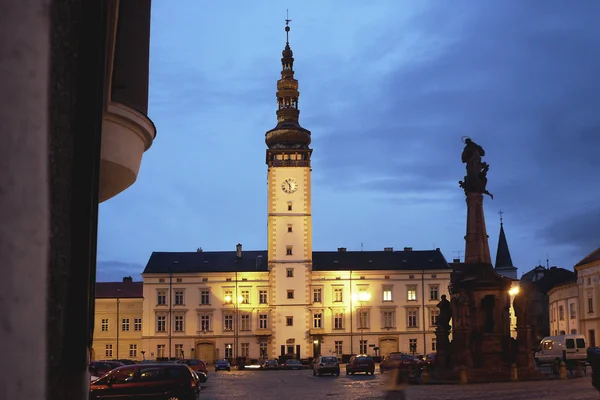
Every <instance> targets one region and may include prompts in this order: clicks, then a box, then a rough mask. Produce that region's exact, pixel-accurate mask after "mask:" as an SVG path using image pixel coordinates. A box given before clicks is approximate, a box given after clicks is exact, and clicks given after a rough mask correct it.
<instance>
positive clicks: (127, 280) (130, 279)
mask: <svg viewBox="0 0 600 400" xmlns="http://www.w3.org/2000/svg"><path fill="white" fill-rule="evenodd" d="M123 282H124V283H131V282H133V278H132V277H130V276H126V277H124V278H123Z"/></svg>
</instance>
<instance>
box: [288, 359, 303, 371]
mask: <svg viewBox="0 0 600 400" xmlns="http://www.w3.org/2000/svg"><path fill="white" fill-rule="evenodd" d="M283 369H302V364H300V361H298V360H294V359H292V360H287V361H286V362H285V363H284V364H283Z"/></svg>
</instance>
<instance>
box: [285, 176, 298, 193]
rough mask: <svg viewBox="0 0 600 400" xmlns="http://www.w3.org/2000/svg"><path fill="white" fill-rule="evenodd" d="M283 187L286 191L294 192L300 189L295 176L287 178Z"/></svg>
mask: <svg viewBox="0 0 600 400" xmlns="http://www.w3.org/2000/svg"><path fill="white" fill-rule="evenodd" d="M281 189H282V190H283V191H284V192H286V193H294V192H295V191H296V190H298V182H296V180H295V179H294V178H285V179H284V180H283V183H282V184H281Z"/></svg>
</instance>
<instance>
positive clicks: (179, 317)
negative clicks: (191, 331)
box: [174, 315, 185, 332]
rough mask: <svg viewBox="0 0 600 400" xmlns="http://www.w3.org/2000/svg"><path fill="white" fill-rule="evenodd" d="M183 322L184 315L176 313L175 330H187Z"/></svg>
mask: <svg viewBox="0 0 600 400" xmlns="http://www.w3.org/2000/svg"><path fill="white" fill-rule="evenodd" d="M183 323H184V320H183V315H175V324H174V328H175V332H183V331H184V330H185V328H184V325H183Z"/></svg>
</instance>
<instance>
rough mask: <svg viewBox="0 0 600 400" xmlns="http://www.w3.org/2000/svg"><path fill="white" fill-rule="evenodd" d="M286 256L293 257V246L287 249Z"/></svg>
mask: <svg viewBox="0 0 600 400" xmlns="http://www.w3.org/2000/svg"><path fill="white" fill-rule="evenodd" d="M285 255H286V256H291V255H292V246H288V247H287V248H286V249H285Z"/></svg>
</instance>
